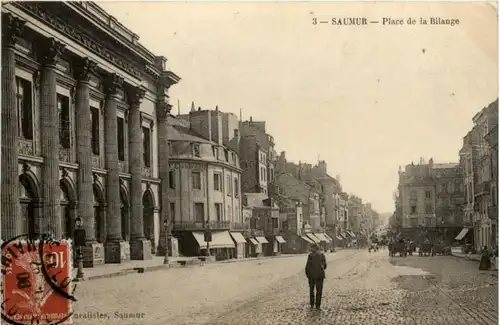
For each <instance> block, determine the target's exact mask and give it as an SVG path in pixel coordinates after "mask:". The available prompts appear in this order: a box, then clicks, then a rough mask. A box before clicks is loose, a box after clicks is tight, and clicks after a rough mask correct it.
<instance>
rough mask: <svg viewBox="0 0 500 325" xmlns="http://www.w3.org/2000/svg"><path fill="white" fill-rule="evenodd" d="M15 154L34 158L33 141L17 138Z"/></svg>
mask: <svg viewBox="0 0 500 325" xmlns="http://www.w3.org/2000/svg"><path fill="white" fill-rule="evenodd" d="M17 152H18V154H20V155H26V156H34V150H33V140H28V139H24V138H17Z"/></svg>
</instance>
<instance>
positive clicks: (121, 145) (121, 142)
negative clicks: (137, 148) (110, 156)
mask: <svg viewBox="0 0 500 325" xmlns="http://www.w3.org/2000/svg"><path fill="white" fill-rule="evenodd" d="M116 123H117V130H118V160H119V161H125V120H124V119H123V118H121V117H117V118H116Z"/></svg>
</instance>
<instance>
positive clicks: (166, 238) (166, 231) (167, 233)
mask: <svg viewBox="0 0 500 325" xmlns="http://www.w3.org/2000/svg"><path fill="white" fill-rule="evenodd" d="M163 227H164V228H165V257H164V258H163V264H168V236H169V235H170V229H169V222H168V220H167V219H165V220H164V221H163Z"/></svg>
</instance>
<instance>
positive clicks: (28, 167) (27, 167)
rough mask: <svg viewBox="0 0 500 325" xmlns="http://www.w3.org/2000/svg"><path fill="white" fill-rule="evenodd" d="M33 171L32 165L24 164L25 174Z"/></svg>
mask: <svg viewBox="0 0 500 325" xmlns="http://www.w3.org/2000/svg"><path fill="white" fill-rule="evenodd" d="M30 170H31V166H30V164H28V162H26V161H24V162H23V174H26V173H27V172H29V171H30Z"/></svg>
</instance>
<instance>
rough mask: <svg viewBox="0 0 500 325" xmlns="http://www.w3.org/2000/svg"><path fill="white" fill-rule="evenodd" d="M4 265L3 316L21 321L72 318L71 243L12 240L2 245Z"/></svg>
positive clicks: (49, 320) (48, 321)
mask: <svg viewBox="0 0 500 325" xmlns="http://www.w3.org/2000/svg"><path fill="white" fill-rule="evenodd" d="M40 245H43V255H42V256H40V251H39V249H40ZM2 266H3V270H2V274H3V276H2V278H3V302H4V304H3V314H4V317H6V318H7V319H9V320H12V321H14V322H16V323H21V324H56V323H62V322H66V321H70V319H69V316H70V315H71V300H70V299H68V297H67V295H70V294H71V292H70V291H71V290H72V289H71V275H72V273H71V271H72V270H71V269H72V258H71V243H70V242H67V241H60V242H57V243H43V244H41V243H40V242H39V241H36V242H33V241H31V242H30V241H25V240H19V241H15V242H10V243H8V244H6V245H5V246H4V247H3V248H2ZM64 293H66V294H67V295H65V294H64Z"/></svg>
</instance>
